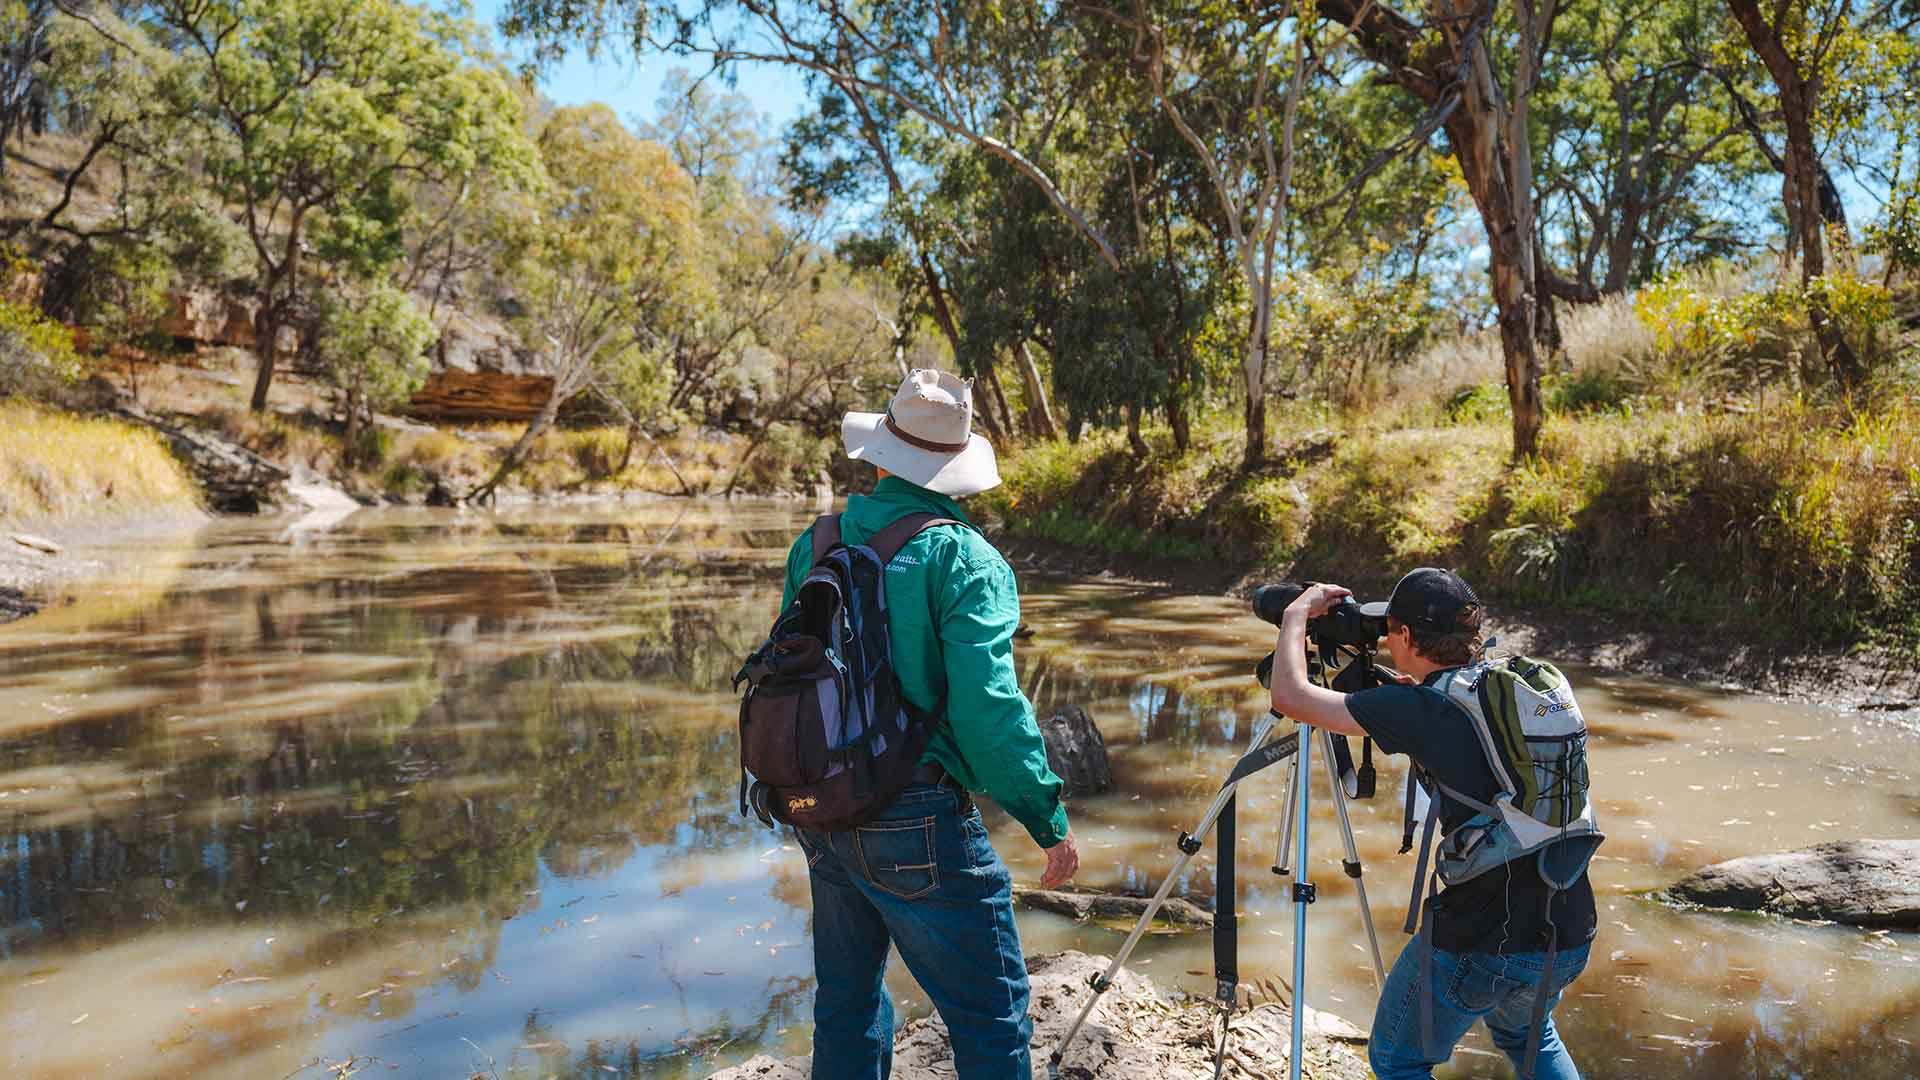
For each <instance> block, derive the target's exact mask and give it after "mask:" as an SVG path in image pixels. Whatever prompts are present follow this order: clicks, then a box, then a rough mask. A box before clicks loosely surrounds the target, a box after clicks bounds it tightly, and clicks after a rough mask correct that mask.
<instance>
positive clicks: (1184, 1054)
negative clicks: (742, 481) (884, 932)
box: [711, 952, 1371, 1080]
mask: <svg viewBox="0 0 1920 1080" xmlns="http://www.w3.org/2000/svg"><path fill="white" fill-rule="evenodd" d="M1108 963H1109V961H1108V960H1107V959H1106V958H1105V957H1100V956H1089V955H1087V954H1086V953H1081V952H1062V953H1053V954H1049V955H1044V956H1033V957H1029V958H1028V959H1027V975H1028V977H1029V981H1030V983H1031V985H1032V993H1033V996H1032V999H1031V1002H1030V1005H1029V1009H1028V1012H1029V1015H1031V1016H1032V1017H1033V1042H1032V1046H1033V1076H1034V1078H1035V1080H1038V1078H1040V1077H1044V1076H1046V1075H1047V1056H1048V1055H1049V1054H1051V1053H1052V1052H1053V1048H1054V1046H1055V1045H1056V1044H1058V1043H1059V1041H1060V1038H1061V1036H1063V1035H1065V1034H1066V1030H1067V1027H1068V1025H1070V1024H1072V1023H1073V1019H1074V1017H1076V1016H1078V1015H1079V1013H1080V1007H1081V1006H1082V1005H1084V1004H1086V1001H1087V997H1088V995H1090V994H1092V993H1093V991H1092V990H1091V989H1089V988H1088V986H1087V982H1088V980H1089V979H1091V978H1093V977H1094V976H1096V975H1099V974H1102V973H1103V972H1105V971H1106V969H1107V965H1108ZM1303 1019H1304V1023H1303V1025H1302V1026H1303V1027H1305V1028H1306V1029H1307V1034H1306V1046H1305V1052H1304V1053H1303V1054H1301V1066H1302V1069H1301V1072H1302V1074H1303V1075H1304V1076H1306V1077H1308V1078H1309V1080H1361V1078H1364V1077H1367V1076H1370V1075H1371V1073H1369V1072H1368V1071H1367V1065H1366V1061H1365V1059H1364V1057H1363V1056H1362V1053H1361V1052H1360V1051H1359V1050H1356V1049H1355V1048H1354V1047H1353V1046H1352V1045H1350V1044H1352V1043H1354V1042H1356V1041H1364V1039H1365V1036H1364V1035H1361V1034H1360V1033H1359V1032H1358V1031H1357V1030H1356V1029H1354V1028H1353V1027H1352V1025H1350V1024H1342V1023H1340V1022H1339V1021H1338V1018H1333V1017H1328V1018H1325V1019H1324V1020H1323V1019H1322V1018H1321V1015H1320V1014H1318V1013H1315V1012H1313V1011H1312V1010H1308V1012H1307V1013H1306V1015H1305V1016H1304V1017H1303ZM1219 1027H1220V1014H1219V1012H1218V1011H1217V1010H1216V1009H1215V1008H1214V1007H1213V1004H1212V1003H1211V1002H1210V1001H1206V1000H1201V999H1196V998H1191V997H1188V996H1187V995H1185V994H1183V993H1180V992H1178V991H1174V992H1169V991H1166V990H1162V989H1160V988H1159V987H1157V986H1155V985H1154V984H1153V982H1152V981H1151V980H1149V979H1148V978H1147V977H1146V976H1144V975H1141V974H1138V973H1136V972H1133V971H1129V970H1127V969H1125V968H1122V969H1121V970H1120V972H1119V974H1117V975H1115V976H1114V979H1113V986H1112V988H1111V989H1109V990H1108V991H1107V992H1106V993H1104V994H1102V995H1100V1000H1099V1002H1098V1003H1097V1004H1096V1005H1095V1006H1094V1009H1093V1013H1092V1014H1091V1015H1090V1016H1089V1017H1088V1018H1087V1023H1086V1026H1084V1027H1082V1028H1081V1029H1080V1034H1079V1035H1078V1036H1077V1037H1076V1038H1075V1039H1074V1040H1073V1045H1071V1046H1069V1047H1067V1048H1066V1053H1065V1054H1064V1055H1062V1061H1061V1067H1060V1075H1061V1076H1063V1077H1070V1078H1072V1080H1167V1078H1169V1077H1189V1076H1193V1077H1197V1076H1212V1075H1213V1045H1214V1043H1213V1039H1214V1035H1215V1033H1216V1032H1218V1031H1219ZM1291 1043H1292V1018H1291V1016H1290V1014H1289V1013H1288V1012H1287V1009H1286V1006H1285V1005H1284V1004H1280V1003H1275V1002H1265V1003H1262V1004H1260V1005H1257V1006H1255V1007H1253V1008H1251V1009H1247V1010H1244V1011H1241V1012H1239V1013H1236V1014H1235V1015H1234V1020H1233V1032H1232V1036H1231V1038H1230V1039H1229V1041H1228V1050H1229V1058H1228V1060H1229V1066H1228V1072H1227V1075H1229V1076H1262V1075H1265V1076H1280V1075H1284V1074H1285V1073H1286V1071H1287V1054H1288V1052H1289V1050H1290V1047H1291ZM808 1064H809V1063H808V1060H807V1059H806V1058H804V1057H794V1058H786V1059H780V1058H775V1057H770V1056H768V1055H765V1054H762V1055H760V1056H758V1057H755V1058H753V1059H751V1060H749V1061H747V1062H746V1063H745V1064H741V1065H736V1066H734V1067H733V1068H731V1069H725V1070H723V1071H721V1072H718V1073H715V1074H714V1075H713V1076H712V1078H711V1080H806V1078H807V1077H808V1076H809V1075H810V1073H811V1070H810V1069H809V1067H808ZM893 1075H894V1076H895V1077H897V1078H898V1080H940V1078H951V1077H952V1076H953V1046H952V1043H951V1041H950V1040H949V1038H948V1036H947V1028H946V1025H945V1024H944V1023H942V1022H941V1020H940V1017H939V1016H937V1015H936V1016H928V1017H924V1018H922V1019H919V1020H909V1021H907V1022H906V1023H905V1024H902V1025H901V1026H900V1028H899V1030H898V1032H897V1034H896V1035H895V1036H894V1040H893Z"/></svg>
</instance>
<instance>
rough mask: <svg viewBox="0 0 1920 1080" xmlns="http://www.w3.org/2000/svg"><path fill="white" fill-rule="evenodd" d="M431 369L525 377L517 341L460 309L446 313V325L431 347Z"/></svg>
mask: <svg viewBox="0 0 1920 1080" xmlns="http://www.w3.org/2000/svg"><path fill="white" fill-rule="evenodd" d="M434 360H435V365H434V366H435V367H437V368H444V369H449V370H453V371H465V372H481V371H490V372H497V373H500V374H503V375H525V374H526V373H527V363H526V359H525V358H524V357H523V356H522V355H521V351H520V343H519V339H518V338H517V337H515V336H514V334H513V332H512V331H510V330H508V329H507V328H506V327H505V326H503V325H501V324H500V323H498V322H495V321H493V320H490V319H487V318H485V317H483V316H477V315H475V314H473V313H471V312H468V311H465V310H462V309H460V308H449V309H446V322H445V325H443V326H442V327H441V329H440V339H439V341H438V342H437V343H436V344H435V345H434Z"/></svg>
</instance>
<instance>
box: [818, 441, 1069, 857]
mask: <svg viewBox="0 0 1920 1080" xmlns="http://www.w3.org/2000/svg"><path fill="white" fill-rule="evenodd" d="M914 513H930V514H938V515H940V516H941V517H948V518H953V519H955V520H957V521H968V522H969V523H970V519H969V518H968V517H967V516H966V514H965V513H964V512H962V511H961V509H960V506H959V504H958V503H956V502H954V501H953V500H952V499H949V498H947V497H946V496H944V495H939V494H936V493H934V492H931V491H928V490H926V489H925V488H921V487H916V486H915V485H913V484H909V483H907V482H906V481H905V480H902V479H900V478H899V477H896V476H889V477H884V478H882V479H881V481H880V483H879V484H878V485H877V486H876V487H875V488H874V491H873V494H872V495H854V496H852V497H850V498H849V499H848V500H847V509H846V512H845V513H844V514H842V515H841V517H840V531H841V536H842V538H843V539H844V540H845V541H846V542H847V543H849V544H858V543H861V542H863V541H865V540H866V539H867V538H868V537H870V536H872V535H873V534H874V533H877V532H879V531H880V530H881V529H884V528H886V527H887V526H888V525H890V524H892V523H893V522H895V521H897V520H899V519H900V518H902V517H905V516H906V515H908V514H914ZM812 568H813V534H812V531H811V530H809V531H807V532H804V533H801V534H800V538H799V539H798V540H795V541H794V542H793V547H792V549H791V550H789V551H788V552H787V588H786V593H785V595H784V596H783V597H782V599H781V601H780V604H781V609H782V610H785V608H786V606H787V605H788V604H791V603H792V602H793V597H794V594H795V593H796V592H797V591H798V590H799V588H800V583H801V581H803V580H804V579H805V578H806V576H807V571H809V570H811V569H812ZM887 609H888V631H889V633H890V635H891V637H892V638H893V670H894V673H895V675H896V676H897V677H898V678H899V680H900V690H901V692H902V693H904V694H905V695H906V696H907V699H908V700H909V701H911V702H913V703H914V704H915V705H916V706H918V707H919V708H921V709H925V710H931V709H933V708H934V707H935V706H936V705H938V704H939V702H940V699H941V696H942V694H943V692H944V695H945V697H946V701H947V707H946V713H945V715H943V716H942V717H941V718H940V719H939V720H938V722H937V723H936V725H935V727H934V730H933V734H932V736H931V738H930V739H929V740H928V743H927V752H926V754H925V755H924V756H923V757H922V759H921V760H922V761H937V762H939V763H940V765H941V766H942V767H943V768H945V769H946V770H947V774H948V775H949V776H952V777H953V778H954V779H955V780H956V781H958V782H959V783H960V784H962V785H963V786H965V787H966V789H967V790H968V791H976V792H980V793H982V794H984V795H986V796H987V797H988V798H990V799H992V800H993V801H994V802H996V803H999V804H1000V806H1001V808H1002V809H1004V810H1006V812H1007V813H1009V814H1012V815H1013V818H1014V820H1016V821H1018V822H1019V823H1020V824H1021V825H1023V826H1025V827H1026V830H1027V832H1028V833H1029V834H1031V835H1032V836H1033V839H1034V842H1035V843H1037V844H1039V845H1040V846H1041V847H1052V846H1053V845H1055V844H1057V843H1059V842H1060V841H1061V840H1062V839H1064V838H1065V837H1066V835H1067V808H1066V807H1065V806H1064V805H1062V804H1061V802H1060V787H1061V784H1060V778H1059V777H1058V776H1055V775H1054V773H1053V770H1052V769H1051V768H1049V767H1048V766H1047V748H1046V744H1045V743H1044V742H1043V741H1042V740H1041V738H1040V726H1039V725H1038V724H1036V723H1035V722H1034V718H1033V706H1032V705H1031V704H1030V703H1028V701H1027V696H1026V695H1025V694H1023V693H1021V692H1020V682H1019V680H1018V678H1016V676H1015V673H1014V669H1013V632H1014V630H1016V629H1018V628H1019V626H1020V594H1019V591H1018V589H1017V587H1016V586H1015V584H1014V580H1013V569H1012V568H1011V567H1009V566H1008V565H1007V561H1006V560H1005V559H1003V558H1001V557H1000V553H999V552H998V551H995V550H994V548H993V545H992V544H989V543H988V542H987V540H986V537H984V536H982V535H980V533H979V532H977V531H976V530H974V529H970V528H968V529H960V528H955V527H952V526H947V527H945V528H939V529H928V530H927V531H925V532H923V533H921V534H920V535H918V536H916V537H914V538H913V539H912V540H910V541H908V542H907V545H906V546H905V547H904V548H901V549H900V554H899V555H897V556H896V557H895V558H894V560H893V563H892V564H891V565H890V566H889V567H888V568H887Z"/></svg>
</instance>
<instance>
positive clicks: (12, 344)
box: [0, 248, 85, 398]
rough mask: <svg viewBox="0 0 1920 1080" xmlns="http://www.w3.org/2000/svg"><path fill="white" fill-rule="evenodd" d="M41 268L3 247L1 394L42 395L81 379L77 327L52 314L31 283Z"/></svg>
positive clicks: (0, 265)
mask: <svg viewBox="0 0 1920 1080" xmlns="http://www.w3.org/2000/svg"><path fill="white" fill-rule="evenodd" d="M39 274H40V271H39V268H38V267H36V266H34V265H33V264H32V263H31V262H29V261H27V260H26V259H25V258H23V257H22V256H20V255H18V254H17V253H15V252H13V251H12V250H11V249H7V248H0V286H9V287H6V288H0V398H5V397H8V396H12V395H20V396H22V397H42V396H45V395H47V394H50V393H52V392H53V391H55V390H57V389H59V388H60V387H62V386H65V385H67V384H70V383H73V382H75V381H76V380H78V379H79V378H80V376H81V374H82V373H83V372H84V370H85V368H84V365H83V364H82V363H81V360H80V355H79V354H78V353H76V352H75V351H74V348H73V332H72V331H70V330H68V329H67V328H66V327H64V326H62V325H60V324H59V323H57V322H54V321H53V320H52V319H49V318H47V316H46V314H45V313H44V312H42V311H41V310H40V308H39V306H38V305H37V304H36V303H34V300H33V296H32V294H33V293H34V292H35V291H37V290H35V289H30V288H13V287H10V286H13V285H14V284H15V283H17V282H25V281H33V282H37V281H38V280H39Z"/></svg>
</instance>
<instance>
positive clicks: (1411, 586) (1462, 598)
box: [1360, 566, 1480, 634]
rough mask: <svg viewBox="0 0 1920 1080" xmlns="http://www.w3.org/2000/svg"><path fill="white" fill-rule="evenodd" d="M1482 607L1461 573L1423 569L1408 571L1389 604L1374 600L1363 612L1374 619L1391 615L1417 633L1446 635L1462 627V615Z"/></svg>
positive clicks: (1435, 568) (1429, 567)
mask: <svg viewBox="0 0 1920 1080" xmlns="http://www.w3.org/2000/svg"><path fill="white" fill-rule="evenodd" d="M1479 606H1480V598H1479V597H1478V596H1475V595H1474V593H1473V589H1472V588H1471V587H1470V586H1468V585H1467V583H1466V582H1465V581H1462V580H1461V579H1460V575H1459V574H1456V573H1454V572H1453V571H1451V570H1442V569H1440V568H1438V567H1434V566H1422V567H1420V568H1419V569H1418V570H1409V571H1407V576H1405V577H1403V578H1401V579H1400V583H1399V584H1398V585H1395V586H1394V587H1393V595H1392V596H1391V597H1389V598H1388V599H1387V602H1386V603H1384V604H1383V603H1380V602H1379V601H1375V602H1373V603H1371V604H1365V605H1362V607H1361V609H1360V610H1361V611H1362V612H1364V613H1365V614H1366V615H1368V616H1370V617H1372V618H1376V619H1377V618H1382V617H1386V616H1391V617H1393V618H1394V619H1395V620H1397V621H1399V622H1402V623H1405V624H1406V625H1408V626H1411V627H1413V628H1414V629H1416V630H1430V631H1433V632H1436V633H1442V634H1444V633H1448V632H1450V631H1452V630H1454V629H1455V628H1456V627H1457V626H1458V625H1459V621H1460V616H1461V614H1462V613H1464V612H1466V611H1467V610H1469V609H1471V608H1477V607H1479Z"/></svg>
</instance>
